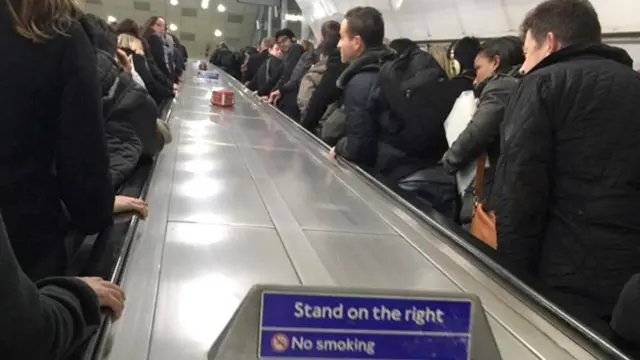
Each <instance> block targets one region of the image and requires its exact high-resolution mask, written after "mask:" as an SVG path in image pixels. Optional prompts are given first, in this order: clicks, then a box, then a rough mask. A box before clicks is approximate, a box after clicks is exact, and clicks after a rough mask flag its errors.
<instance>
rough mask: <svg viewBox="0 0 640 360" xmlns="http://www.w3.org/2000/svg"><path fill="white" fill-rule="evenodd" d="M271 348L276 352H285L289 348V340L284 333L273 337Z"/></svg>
mask: <svg viewBox="0 0 640 360" xmlns="http://www.w3.org/2000/svg"><path fill="white" fill-rule="evenodd" d="M271 348H272V349H273V351H276V352H284V351H286V350H287V349H288V348H289V338H288V337H287V335H285V334H283V333H276V334H274V335H273V336H272V337H271Z"/></svg>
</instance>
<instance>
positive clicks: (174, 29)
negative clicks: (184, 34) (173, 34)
mask: <svg viewBox="0 0 640 360" xmlns="http://www.w3.org/2000/svg"><path fill="white" fill-rule="evenodd" d="M169 30H170V31H176V30H178V25H176V24H169Z"/></svg>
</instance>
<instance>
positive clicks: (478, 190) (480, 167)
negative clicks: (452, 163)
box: [474, 154, 487, 198]
mask: <svg viewBox="0 0 640 360" xmlns="http://www.w3.org/2000/svg"><path fill="white" fill-rule="evenodd" d="M486 164H487V154H482V155H481V156H480V157H479V158H478V160H476V181H475V185H474V192H475V194H474V195H475V197H476V198H480V196H481V195H482V189H483V187H484V170H485V166H486Z"/></svg>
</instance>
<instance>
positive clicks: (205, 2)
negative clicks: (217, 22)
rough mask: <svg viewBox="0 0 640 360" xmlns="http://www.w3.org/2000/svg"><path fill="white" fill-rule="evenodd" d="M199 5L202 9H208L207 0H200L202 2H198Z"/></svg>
mask: <svg viewBox="0 0 640 360" xmlns="http://www.w3.org/2000/svg"><path fill="white" fill-rule="evenodd" d="M200 6H201V7H202V8H203V9H208V8H209V0H202V3H200Z"/></svg>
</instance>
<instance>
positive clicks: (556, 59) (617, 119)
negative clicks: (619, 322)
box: [492, 44, 640, 317]
mask: <svg viewBox="0 0 640 360" xmlns="http://www.w3.org/2000/svg"><path fill="white" fill-rule="evenodd" d="M631 64H632V61H631V58H630V57H629V55H628V54H627V53H626V52H625V51H623V50H621V49H617V48H613V47H609V46H606V45H601V44H598V45H576V46H569V47H567V48H565V49H562V50H560V51H558V52H556V53H553V54H552V55H550V56H548V57H547V58H546V59H544V60H543V61H542V62H541V63H540V64H538V65H537V66H536V67H535V69H533V70H532V71H531V72H530V73H529V74H528V75H526V76H525V77H524V78H523V79H522V80H521V81H520V84H519V85H518V87H517V89H516V91H515V93H514V94H513V95H512V98H511V100H510V102H509V105H508V107H507V109H506V112H505V120H504V124H503V130H502V138H503V143H502V147H501V151H502V154H501V157H500V160H499V162H498V168H497V170H496V177H495V185H494V187H493V188H494V193H495V203H493V205H492V207H493V208H494V209H495V210H496V211H497V231H498V252H499V254H500V255H501V258H502V260H503V261H504V262H505V264H506V265H507V266H509V268H511V270H514V271H516V272H525V271H526V272H528V273H530V274H533V275H534V276H538V277H539V278H541V279H542V280H543V281H544V282H545V283H546V284H547V285H549V286H551V287H552V288H553V289H555V290H557V291H560V292H563V293H568V294H574V295H578V296H580V297H582V298H586V299H589V300H590V301H591V302H592V304H593V306H592V309H591V313H593V314H596V315H597V316H602V317H606V316H610V315H611V312H612V309H613V307H614V304H615V302H616V299H617V296H618V294H620V291H621V290H622V287H623V286H624V284H625V282H626V281H627V280H629V279H630V278H631V276H632V275H633V274H636V273H638V272H640V217H639V216H638V212H637V210H638V203H639V202H640V141H638V139H639V136H640V101H639V99H640V74H638V73H636V72H634V71H633V70H632V68H631ZM493 200H494V199H493V196H492V202H493Z"/></svg>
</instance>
